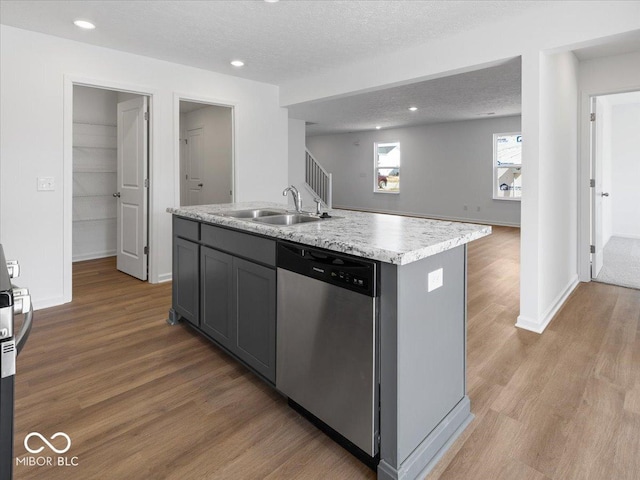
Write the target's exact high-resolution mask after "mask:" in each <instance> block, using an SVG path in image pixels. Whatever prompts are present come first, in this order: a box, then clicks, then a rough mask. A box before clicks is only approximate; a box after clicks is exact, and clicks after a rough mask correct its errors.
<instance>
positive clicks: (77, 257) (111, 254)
mask: <svg viewBox="0 0 640 480" xmlns="http://www.w3.org/2000/svg"><path fill="white" fill-rule="evenodd" d="M115 255H116V251H115V250H113V251H111V250H110V251H108V252H91V253H82V254H79V255H74V256H73V262H84V261H85V260H96V259H98V258H106V257H115Z"/></svg>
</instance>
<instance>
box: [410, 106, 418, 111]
mask: <svg viewBox="0 0 640 480" xmlns="http://www.w3.org/2000/svg"><path fill="white" fill-rule="evenodd" d="M409 110H411V111H412V112H415V111H416V110H418V107H409Z"/></svg>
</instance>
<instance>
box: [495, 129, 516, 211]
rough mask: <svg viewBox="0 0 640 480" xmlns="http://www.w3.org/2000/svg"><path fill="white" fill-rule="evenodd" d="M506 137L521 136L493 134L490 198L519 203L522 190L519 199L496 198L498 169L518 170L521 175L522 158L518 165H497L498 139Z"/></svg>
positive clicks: (508, 133) (513, 133) (502, 133)
mask: <svg viewBox="0 0 640 480" xmlns="http://www.w3.org/2000/svg"><path fill="white" fill-rule="evenodd" d="M508 135H520V136H522V132H501V133H494V134H493V158H492V170H493V172H492V175H491V178H492V182H493V184H492V186H491V191H492V196H493V200H506V201H509V202H519V201H521V200H522V190H520V196H519V197H499V196H498V188H499V187H498V168H520V175H522V157H521V158H520V163H519V164H517V163H505V164H502V165H498V148H497V147H498V137H504V136H508Z"/></svg>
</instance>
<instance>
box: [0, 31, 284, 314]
mask: <svg viewBox="0 0 640 480" xmlns="http://www.w3.org/2000/svg"><path fill="white" fill-rule="evenodd" d="M71 79H76V80H78V79H80V80H78V81H80V83H85V84H94V83H95V84H100V85H105V86H107V87H109V88H112V89H122V90H127V91H132V92H137V93H150V94H152V99H151V126H152V134H151V155H152V163H151V168H150V176H151V201H150V250H151V252H150V279H151V281H160V280H168V279H170V273H171V216H170V215H169V214H167V213H166V208H167V207H170V206H175V205H178V204H179V192H178V185H179V179H178V172H179V159H178V155H177V148H176V145H177V141H178V129H177V128H176V125H177V123H178V122H177V120H175V119H174V116H177V115H178V111H174V108H176V106H177V101H176V96H175V95H176V93H181V94H185V96H193V97H198V98H206V99H211V100H213V102H212V103H224V104H230V105H234V106H235V121H236V126H235V152H236V187H237V188H236V199H237V200H238V201H249V200H273V201H281V200H282V197H281V184H282V181H283V179H285V178H287V153H286V152H287V112H286V110H284V109H282V108H280V106H279V93H278V87H276V86H273V85H267V84H262V83H258V82H253V81H249V80H243V79H239V78H235V77H231V76H227V75H222V74H217V73H213V72H209V71H205V70H200V69H196V68H191V67H186V66H183V65H177V64H173V63H169V62H164V61H160V60H155V59H151V58H147V57H142V56H138V55H131V54H127V53H123V52H119V51H115V50H109V49H105V48H100V47H95V46H92V45H88V44H82V43H78V42H73V41H69V40H64V39H60V38H57V37H53V36H49V35H43V34H39V33H33V32H28V31H25V30H20V29H16V28H13V27H7V26H5V25H2V26H0V82H1V84H2V89H1V92H0V104H1V111H0V124H1V125H2V131H1V136H0V187H1V188H0V190H1V191H0V242H2V244H3V246H4V248H5V252H6V253H7V255H8V256H10V257H11V258H17V259H19V260H20V261H21V263H22V266H23V274H22V278H21V284H22V285H25V286H28V287H30V289H31V293H32V295H33V301H34V305H35V307H36V308H43V307H45V306H51V305H56V304H60V303H62V302H64V301H69V300H70V299H71V255H72V254H71V238H72V229H71V204H72V201H71V199H72V197H71V190H72V185H71V183H72V182H71V178H72V173H71V172H72V169H71V158H72V155H71V128H70V126H71V125H72V123H71V122H72V89H71V83H70V81H71ZM117 87H121V88H117ZM174 120H175V121H174ZM39 176H51V177H55V183H56V189H55V191H53V192H37V191H36V178H37V177H39Z"/></svg>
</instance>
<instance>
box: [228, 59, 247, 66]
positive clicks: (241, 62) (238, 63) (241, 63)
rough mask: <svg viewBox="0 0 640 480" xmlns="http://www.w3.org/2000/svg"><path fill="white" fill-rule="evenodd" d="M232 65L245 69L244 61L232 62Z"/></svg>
mask: <svg viewBox="0 0 640 480" xmlns="http://www.w3.org/2000/svg"><path fill="white" fill-rule="evenodd" d="M231 65H233V66H234V67H244V62H243V61H242V60H232V61H231Z"/></svg>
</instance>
